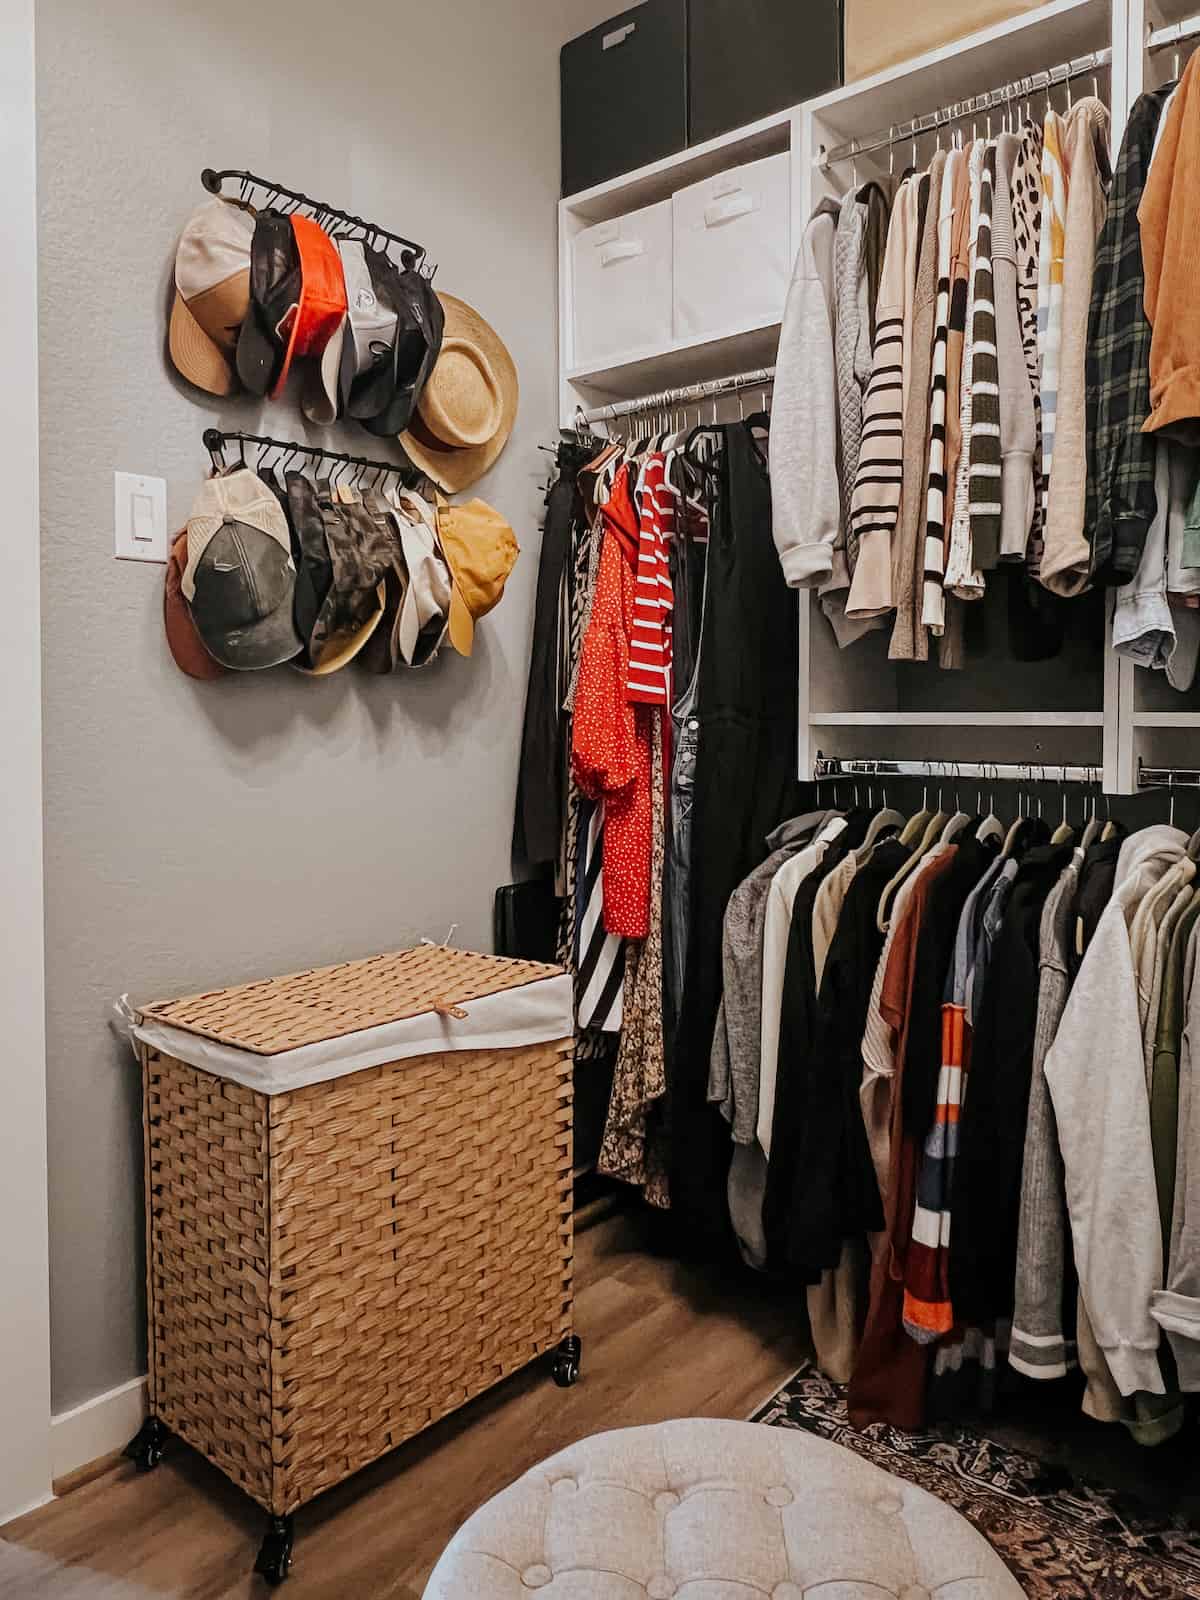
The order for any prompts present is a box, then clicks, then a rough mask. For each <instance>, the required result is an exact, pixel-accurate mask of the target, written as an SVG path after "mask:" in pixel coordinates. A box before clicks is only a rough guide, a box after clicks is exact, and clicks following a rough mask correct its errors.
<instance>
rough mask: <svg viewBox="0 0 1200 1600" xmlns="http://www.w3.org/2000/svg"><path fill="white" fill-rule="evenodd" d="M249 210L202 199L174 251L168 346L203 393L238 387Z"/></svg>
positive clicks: (245, 304) (223, 392)
mask: <svg viewBox="0 0 1200 1600" xmlns="http://www.w3.org/2000/svg"><path fill="white" fill-rule="evenodd" d="M253 238H254V213H253V212H252V211H249V210H247V208H246V207H245V206H242V205H238V204H237V203H236V201H233V200H222V199H220V198H219V197H218V198H215V199H212V200H207V201H205V203H204V204H203V205H202V206H200V207H199V208H198V209H197V210H196V211H194V212H193V213H192V217H191V220H190V221H189V223H188V225H187V227H186V228H185V229H184V230H183V236H182V238H181V239H180V241H179V248H178V250H177V251H176V252H175V303H174V305H173V306H172V308H171V328H170V334H169V338H168V345H169V348H170V351H171V360H172V361H173V362H174V363H175V366H176V369H177V370H178V371H179V372H180V373H181V374H182V376H183V377H185V378H186V379H187V380H188V382H189V383H194V384H195V385H196V387H197V388H199V389H205V390H207V391H208V393H209V394H219V395H226V394H232V393H233V392H234V390H235V389H237V388H238V387H239V384H238V379H237V374H236V370H235V366H234V357H235V353H236V350H237V340H238V332H239V330H240V329H241V326H242V323H243V322H244V321H245V318H246V312H247V311H248V309H249V306H250V243H251V240H252V239H253Z"/></svg>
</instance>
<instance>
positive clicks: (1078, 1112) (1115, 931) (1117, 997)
mask: <svg viewBox="0 0 1200 1600" xmlns="http://www.w3.org/2000/svg"><path fill="white" fill-rule="evenodd" d="M1187 842H1188V839H1187V835H1186V834H1185V833H1181V832H1180V831H1179V829H1178V828H1169V827H1162V826H1160V827H1153V828H1145V829H1143V830H1142V831H1141V832H1140V833H1135V834H1132V835H1131V836H1130V837H1129V838H1128V839H1126V841H1125V843H1124V845H1123V846H1122V847H1121V855H1120V859H1119V861H1118V863H1117V876H1116V884H1115V887H1114V892H1113V897H1112V899H1111V901H1110V902H1109V904H1108V906H1107V907H1106V909H1105V911H1104V914H1103V915H1102V916H1101V918H1100V922H1099V925H1098V926H1097V928H1096V932H1095V936H1094V937H1093V939H1092V943H1091V945H1090V946H1089V948H1088V953H1087V955H1086V957H1085V958H1084V962H1083V965H1082V966H1081V967H1080V969H1079V975H1078V977H1077V978H1076V980H1075V987H1074V988H1073V989H1072V991H1071V997H1070V999H1069V1000H1068V1001H1067V1006H1066V1010H1065V1011H1064V1013H1063V1018H1062V1023H1061V1025H1060V1027H1059V1030H1058V1034H1057V1036H1056V1038H1055V1040H1054V1043H1053V1045H1051V1047H1050V1051H1049V1054H1048V1056H1047V1058H1046V1066H1045V1074H1046V1082H1047V1084H1048V1085H1049V1089H1050V1096H1051V1099H1052V1100H1053V1103H1054V1115H1055V1119H1056V1121H1057V1124H1058V1134H1059V1142H1060V1145H1061V1148H1062V1156H1063V1166H1064V1169H1065V1173H1066V1193H1067V1208H1068V1211H1069V1213H1070V1218H1071V1233H1072V1236H1073V1239H1074V1243H1075V1264H1076V1267H1077V1268H1078V1271H1079V1285H1080V1290H1081V1292H1082V1294H1083V1298H1084V1300H1085V1301H1086V1303H1087V1308H1088V1311H1089V1313H1090V1315H1091V1320H1092V1326H1093V1328H1094V1330H1095V1334H1096V1342H1097V1344H1098V1345H1099V1347H1100V1349H1101V1350H1102V1351H1103V1353H1104V1356H1105V1359H1106V1360H1107V1362H1108V1365H1109V1368H1110V1370H1111V1372H1112V1375H1113V1379H1114V1381H1115V1382H1116V1385H1117V1387H1118V1389H1119V1390H1120V1391H1121V1393H1122V1394H1123V1395H1133V1394H1136V1393H1137V1392H1138V1390H1145V1391H1147V1392H1148V1393H1150V1394H1163V1393H1164V1392H1165V1385H1164V1383H1163V1377H1162V1372H1161V1370H1160V1368H1159V1363H1158V1343H1159V1327H1158V1324H1157V1323H1156V1322H1155V1320H1154V1317H1153V1316H1152V1314H1151V1310H1150V1306H1151V1300H1152V1297H1153V1296H1154V1295H1155V1293H1156V1292H1157V1291H1158V1290H1159V1289H1160V1288H1161V1286H1162V1281H1163V1248H1162V1232H1161V1227H1160V1223H1159V1215H1158V1191H1157V1188H1156V1185H1155V1178H1154V1150H1153V1143H1152V1140H1151V1133H1150V1102H1149V1098H1148V1096H1147V1094H1146V1072H1145V1065H1144V1059H1143V1050H1142V1024H1141V1017H1140V1014H1139V1011H1138V994H1137V977H1136V973H1135V970H1134V964H1133V953H1132V950H1131V946H1130V939H1129V930H1130V924H1131V923H1132V921H1133V917H1134V913H1135V912H1136V910H1137V907H1138V904H1139V903H1140V901H1141V899H1142V897H1143V895H1145V894H1146V893H1147V892H1148V891H1149V890H1150V889H1151V888H1152V887H1153V886H1154V884H1156V883H1157V882H1158V881H1159V879H1160V878H1161V877H1162V876H1163V874H1164V873H1165V872H1167V871H1168V870H1169V869H1170V868H1171V867H1172V866H1173V865H1174V864H1175V862H1177V861H1178V860H1179V858H1180V857H1181V855H1182V854H1183V852H1184V850H1185V849H1186V848H1187Z"/></svg>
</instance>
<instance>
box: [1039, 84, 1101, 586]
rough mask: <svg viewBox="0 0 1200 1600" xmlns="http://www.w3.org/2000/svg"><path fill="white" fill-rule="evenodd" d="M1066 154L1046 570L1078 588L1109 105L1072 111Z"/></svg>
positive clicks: (1084, 581) (1053, 579) (1086, 549)
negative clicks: (1091, 324)
mask: <svg viewBox="0 0 1200 1600" xmlns="http://www.w3.org/2000/svg"><path fill="white" fill-rule="evenodd" d="M1065 155H1066V162H1067V171H1068V172H1069V174H1070V191H1069V195H1068V199H1067V220H1066V232H1065V236H1064V246H1063V294H1062V347H1061V352H1060V355H1059V369H1058V410H1057V417H1056V420H1055V428H1054V445H1053V461H1052V466H1051V472H1050V491H1049V497H1048V499H1047V503H1046V530H1045V541H1046V548H1045V552H1044V554H1043V557H1042V569H1041V574H1040V577H1041V581H1042V583H1043V584H1044V585H1045V587H1046V588H1047V589H1050V590H1052V591H1053V592H1054V593H1055V594H1062V595H1072V594H1081V593H1082V592H1083V591H1084V590H1085V589H1086V588H1087V587H1088V568H1089V566H1090V564H1091V554H1092V552H1091V546H1090V545H1089V544H1088V542H1087V540H1086V539H1085V537H1084V531H1083V525H1084V518H1085V511H1086V502H1087V403H1086V394H1085V381H1086V371H1085V368H1086V361H1087V335H1088V313H1089V311H1090V309H1091V302H1092V272H1093V269H1094V267H1095V262H1096V241H1097V239H1098V238H1099V236H1100V229H1101V227H1102V226H1103V223H1104V202H1105V195H1106V193H1107V190H1108V183H1109V179H1110V176H1111V174H1110V170H1109V162H1108V111H1107V109H1106V108H1105V106H1104V105H1103V103H1102V102H1101V101H1099V100H1097V99H1095V98H1094V97H1093V96H1090V95H1089V96H1088V98H1087V99H1086V100H1080V101H1079V102H1078V104H1077V105H1076V106H1075V108H1074V110H1073V111H1072V112H1071V114H1070V116H1069V117H1068V118H1067V125H1066V151H1065Z"/></svg>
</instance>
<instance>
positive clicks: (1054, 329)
mask: <svg viewBox="0 0 1200 1600" xmlns="http://www.w3.org/2000/svg"><path fill="white" fill-rule="evenodd" d="M1064 146H1065V129H1064V127H1063V122H1062V118H1061V117H1060V116H1059V115H1058V113H1057V112H1056V111H1048V112H1047V113H1046V125H1045V128H1044V129H1043V133H1042V233H1041V239H1040V240H1039V242H1038V357H1039V362H1040V368H1041V371H1040V379H1041V383H1040V387H1041V393H1042V484H1041V491H1042V515H1043V517H1044V516H1045V510H1046V503H1047V501H1048V499H1049V495H1050V473H1051V469H1052V467H1053V465H1054V434H1055V429H1056V426H1057V422H1058V377H1059V363H1060V360H1061V352H1062V302H1063V258H1064V255H1065V253H1066V237H1067V168H1066V162H1065V160H1064V157H1063V150H1064Z"/></svg>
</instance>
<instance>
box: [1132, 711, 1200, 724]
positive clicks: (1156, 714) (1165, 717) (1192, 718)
mask: <svg viewBox="0 0 1200 1600" xmlns="http://www.w3.org/2000/svg"><path fill="white" fill-rule="evenodd" d="M1133 725H1134V727H1135V728H1200V711H1135V712H1134V713H1133Z"/></svg>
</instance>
